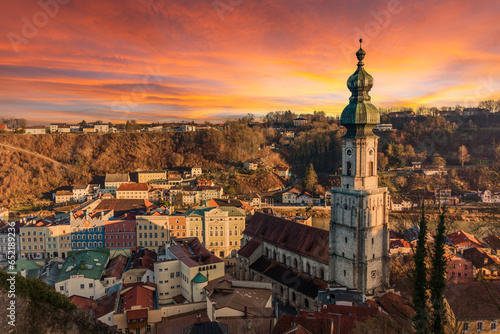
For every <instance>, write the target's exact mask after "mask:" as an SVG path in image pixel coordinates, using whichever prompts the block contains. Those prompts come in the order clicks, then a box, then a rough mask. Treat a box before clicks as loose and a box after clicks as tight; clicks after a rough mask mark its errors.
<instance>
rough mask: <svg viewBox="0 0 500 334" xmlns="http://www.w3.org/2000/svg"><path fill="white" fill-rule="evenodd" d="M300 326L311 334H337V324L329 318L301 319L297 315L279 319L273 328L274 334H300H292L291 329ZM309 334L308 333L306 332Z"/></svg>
mask: <svg viewBox="0 0 500 334" xmlns="http://www.w3.org/2000/svg"><path fill="white" fill-rule="evenodd" d="M298 325H300V326H301V327H302V328H304V329H306V330H307V331H309V332H310V333H335V332H334V328H336V327H337V326H335V323H334V321H333V319H329V318H313V317H300V316H295V315H288V314H284V315H282V316H281V317H280V318H279V319H278V322H277V323H276V325H275V326H274V328H273V332H272V333H273V334H284V333H300V332H293V331H292V332H290V330H291V329H293V328H295V327H296V326H298ZM306 333H307V332H306Z"/></svg>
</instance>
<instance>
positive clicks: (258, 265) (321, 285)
mask: <svg viewBox="0 0 500 334" xmlns="http://www.w3.org/2000/svg"><path fill="white" fill-rule="evenodd" d="M250 269H252V270H255V271H257V272H259V273H261V274H262V275H264V276H267V277H269V278H270V279H272V280H274V281H278V282H280V283H281V284H283V285H285V286H288V287H289V288H292V289H294V290H295V291H297V292H300V293H302V294H304V295H306V296H308V297H311V298H316V297H317V296H318V291H319V290H324V289H326V288H327V287H328V284H327V283H326V282H325V281H323V280H322V279H319V278H313V277H312V276H311V275H308V274H306V273H299V272H298V271H297V270H295V269H294V268H292V267H287V266H286V265H284V264H283V263H279V262H276V261H274V260H272V259H269V258H267V257H265V256H261V257H260V258H259V259H258V260H257V261H255V262H254V263H252V265H250ZM297 283H298V284H297Z"/></svg>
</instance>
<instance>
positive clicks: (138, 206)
mask: <svg viewBox="0 0 500 334" xmlns="http://www.w3.org/2000/svg"><path fill="white" fill-rule="evenodd" d="M152 207H153V204H152V203H150V202H149V201H146V200H143V199H114V198H113V199H103V200H101V202H100V203H99V205H97V207H96V208H95V209H94V211H107V210H113V211H114V212H115V216H116V217H119V216H121V215H124V214H126V213H128V212H129V211H134V212H146V210H147V209H148V208H152Z"/></svg>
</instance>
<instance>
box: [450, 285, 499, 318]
mask: <svg viewBox="0 0 500 334" xmlns="http://www.w3.org/2000/svg"><path fill="white" fill-rule="evenodd" d="M491 296H500V282H470V283H461V284H447V285H446V290H445V298H446V301H447V302H448V304H449V305H450V307H451V309H452V310H453V313H454V314H455V317H456V318H457V320H458V321H474V320H497V319H500V310H499V308H498V304H497V302H496V300H495V298H492V297H491Z"/></svg>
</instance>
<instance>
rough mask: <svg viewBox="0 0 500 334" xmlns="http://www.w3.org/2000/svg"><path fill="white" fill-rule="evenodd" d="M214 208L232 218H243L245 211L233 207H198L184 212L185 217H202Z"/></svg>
mask: <svg viewBox="0 0 500 334" xmlns="http://www.w3.org/2000/svg"><path fill="white" fill-rule="evenodd" d="M210 202H212V201H210ZM216 208H217V209H220V210H222V211H226V212H227V213H228V215H229V216H230V217H234V216H239V217H245V216H246V213H245V210H243V209H240V208H237V207H234V206H216V207H213V206H199V207H197V208H196V209H194V210H189V211H188V212H186V216H192V215H197V216H201V217H204V216H205V214H206V213H207V212H209V211H212V210H214V209H216Z"/></svg>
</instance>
